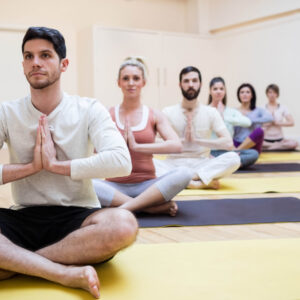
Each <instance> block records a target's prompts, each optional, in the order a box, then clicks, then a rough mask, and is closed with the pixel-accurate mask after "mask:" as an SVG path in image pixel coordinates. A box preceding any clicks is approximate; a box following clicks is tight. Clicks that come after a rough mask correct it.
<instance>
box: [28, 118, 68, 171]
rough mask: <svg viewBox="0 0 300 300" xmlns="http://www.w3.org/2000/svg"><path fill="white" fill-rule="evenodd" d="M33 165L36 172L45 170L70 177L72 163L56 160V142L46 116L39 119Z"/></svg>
mask: <svg viewBox="0 0 300 300" xmlns="http://www.w3.org/2000/svg"><path fill="white" fill-rule="evenodd" d="M32 163H33V166H34V168H35V170H36V172H39V171H41V170H42V169H44V170H46V171H49V172H52V173H56V174H61V175H70V161H58V160H57V158H56V150H55V146H54V141H53V139H52V136H51V132H50V129H49V124H48V119H47V116H45V115H42V116H41V117H40V119H39V125H38V129H37V136H36V144H35V147H34V156H33V162H32Z"/></svg>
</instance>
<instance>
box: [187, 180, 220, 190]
mask: <svg viewBox="0 0 300 300" xmlns="http://www.w3.org/2000/svg"><path fill="white" fill-rule="evenodd" d="M187 188H188V189H214V190H218V189H219V188H220V182H219V180H217V179H214V180H212V181H211V182H210V183H209V184H207V185H206V184H204V183H203V182H202V181H201V180H191V181H190V183H189V185H188V186H187Z"/></svg>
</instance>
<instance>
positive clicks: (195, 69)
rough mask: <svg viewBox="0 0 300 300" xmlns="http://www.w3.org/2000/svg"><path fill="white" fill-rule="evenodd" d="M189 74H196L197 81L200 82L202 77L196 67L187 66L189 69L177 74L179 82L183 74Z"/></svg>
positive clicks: (186, 68)
mask: <svg viewBox="0 0 300 300" xmlns="http://www.w3.org/2000/svg"><path fill="white" fill-rule="evenodd" d="M190 72H196V73H198V76H199V81H200V82H201V81H202V77H201V73H200V71H199V70H198V69H197V68H196V67H192V66H189V67H185V68H183V69H182V70H181V72H180V74H179V82H181V79H182V76H183V75H184V74H187V73H190Z"/></svg>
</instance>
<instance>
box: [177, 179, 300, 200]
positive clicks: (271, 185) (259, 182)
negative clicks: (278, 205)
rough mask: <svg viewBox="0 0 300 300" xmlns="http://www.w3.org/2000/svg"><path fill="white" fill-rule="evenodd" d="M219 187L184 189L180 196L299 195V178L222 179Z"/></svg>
mask: <svg viewBox="0 0 300 300" xmlns="http://www.w3.org/2000/svg"><path fill="white" fill-rule="evenodd" d="M220 184H221V187H220V189H218V190H213V189H185V190H183V191H181V192H180V193H179V195H180V196H203V195H233V194H258V193H299V192H300V177H299V176H290V177H251V178H222V179H220Z"/></svg>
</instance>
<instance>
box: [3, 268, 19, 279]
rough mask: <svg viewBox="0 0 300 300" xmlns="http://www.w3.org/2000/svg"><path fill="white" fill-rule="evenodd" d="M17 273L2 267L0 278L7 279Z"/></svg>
mask: <svg viewBox="0 0 300 300" xmlns="http://www.w3.org/2000/svg"><path fill="white" fill-rule="evenodd" d="M15 274H16V273H14V272H11V271H6V270H1V269H0V280H5V279H8V278H10V277H13V276H14V275H15Z"/></svg>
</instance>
